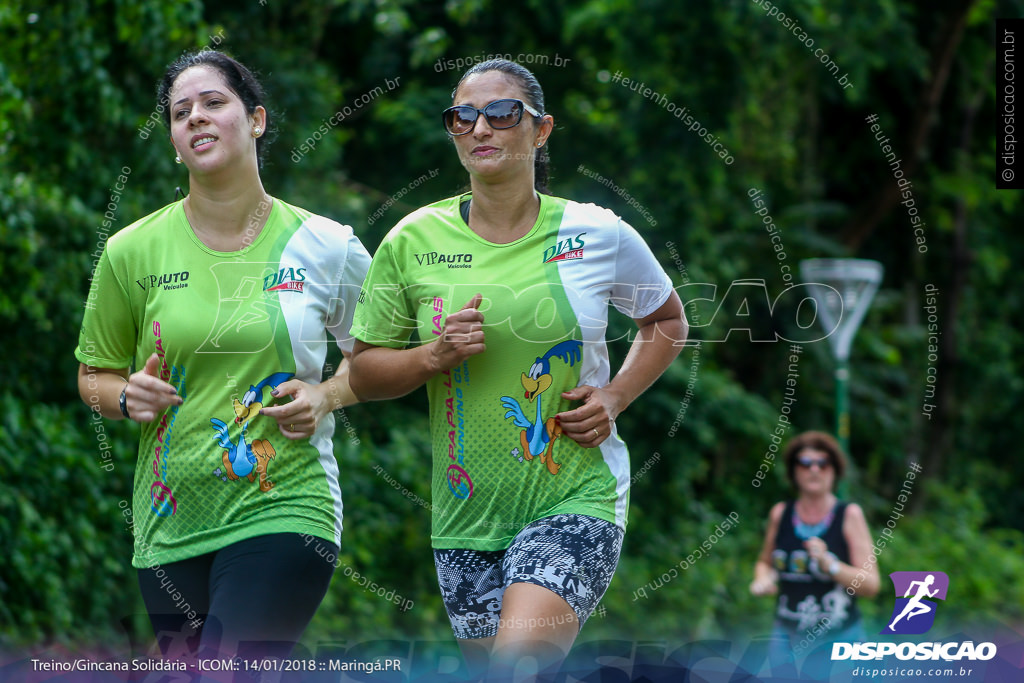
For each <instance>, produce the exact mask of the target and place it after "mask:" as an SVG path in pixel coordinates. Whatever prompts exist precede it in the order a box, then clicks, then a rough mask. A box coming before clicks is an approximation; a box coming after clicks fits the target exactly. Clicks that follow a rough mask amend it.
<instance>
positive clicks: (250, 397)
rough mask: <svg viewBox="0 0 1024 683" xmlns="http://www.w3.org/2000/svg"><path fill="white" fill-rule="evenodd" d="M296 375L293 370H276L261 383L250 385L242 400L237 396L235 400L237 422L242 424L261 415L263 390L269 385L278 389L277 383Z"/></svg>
mask: <svg viewBox="0 0 1024 683" xmlns="http://www.w3.org/2000/svg"><path fill="white" fill-rule="evenodd" d="M294 376H295V373H293V372H275V373H274V374H273V375H271V376H270V377H267V378H266V379H264V380H262V381H261V382H260V383H259V384H251V385H249V391H247V392H245V395H244V396H242V400H241V401H239V400H238V399H237V398H236V399H235V401H234V404H233V406H234V409H235V424H241V423H243V422H245V421H246V420H248V419H249V418H251V417H254V416H256V415H259V412H260V409H261V408H262V407H263V406H264V403H263V390H264V389H266V388H267V387H269V388H270V389H271V390H273V389H276V388H277V385H279V384H281V383H282V382H287V381H288V380H290V379H291V378H292V377H294Z"/></svg>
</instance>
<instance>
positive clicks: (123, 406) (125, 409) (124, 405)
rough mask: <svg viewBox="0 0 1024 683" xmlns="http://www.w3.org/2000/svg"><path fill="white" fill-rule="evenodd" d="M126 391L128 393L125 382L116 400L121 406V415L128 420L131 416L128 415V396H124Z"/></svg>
mask: <svg viewBox="0 0 1024 683" xmlns="http://www.w3.org/2000/svg"><path fill="white" fill-rule="evenodd" d="M126 391H128V383H127V382H125V385H124V389H122V390H121V398H120V399H118V403H119V404H120V405H121V414H122V415H124V416H125V417H126V418H128V419H129V420H130V419H131V417H132V416H131V415H129V414H128V396H126V395H125V392H126Z"/></svg>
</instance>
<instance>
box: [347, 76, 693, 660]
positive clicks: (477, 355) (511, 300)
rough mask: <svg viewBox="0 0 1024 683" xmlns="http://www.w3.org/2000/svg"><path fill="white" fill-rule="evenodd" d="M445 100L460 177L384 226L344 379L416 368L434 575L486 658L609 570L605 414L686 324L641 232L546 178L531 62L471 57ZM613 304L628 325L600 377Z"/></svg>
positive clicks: (541, 633)
mask: <svg viewBox="0 0 1024 683" xmlns="http://www.w3.org/2000/svg"><path fill="white" fill-rule="evenodd" d="M453 100H454V103H453V105H454V106H452V107H450V108H449V109H447V110H445V111H444V112H443V117H442V118H443V122H444V125H445V129H446V130H447V132H448V134H449V135H450V136H451V140H452V142H453V143H454V147H455V151H456V153H457V154H458V156H459V160H460V161H461V162H462V165H463V166H464V167H465V169H466V171H467V172H468V173H469V179H470V186H471V191H470V192H467V193H466V194H463V195H460V196H457V197H452V198H449V199H445V200H442V201H440V202H437V203H435V204H431V205H429V206H426V207H424V208H422V209H419V210H418V211H416V212H414V213H412V214H410V215H409V216H407V217H406V218H404V219H403V220H402V221H401V222H400V223H399V224H398V225H397V226H396V227H395V228H394V229H393V230H392V231H391V232H390V233H389V234H388V236H387V237H386V238H385V239H384V241H383V242H382V244H381V246H380V248H379V249H378V251H377V253H376V255H375V257H374V260H373V263H372V264H371V266H370V272H369V273H368V276H367V280H366V283H365V284H364V292H363V295H361V297H360V303H359V305H358V306H357V309H356V318H355V322H354V324H353V328H352V333H353V336H355V337H356V340H357V341H356V346H355V349H354V351H353V361H352V376H351V380H352V388H353V390H354V391H355V393H356V395H357V396H359V397H360V398H361V399H363V400H379V399H386V398H391V397H396V396H401V395H403V394H406V393H408V392H410V391H412V390H414V389H416V388H417V387H419V386H420V385H422V384H424V383H426V385H427V389H428V394H429V397H430V410H431V431H432V438H433V485H432V493H433V528H432V545H433V547H434V560H435V564H436V568H437V574H438V581H439V583H440V587H441V593H442V596H443V599H444V602H445V607H446V609H447V611H448V616H449V619H450V621H451V624H452V628H453V630H454V632H455V636H456V638H457V639H458V641H459V644H460V646H461V647H462V650H463V652H464V654H465V656H466V658H467V661H468V663H469V665H470V668H471V670H474V671H476V672H479V671H480V670H481V669H483V668H484V667H486V666H488V665H489V666H490V667H491V669H490V671H491V673H492V674H494V675H499V676H500V675H502V674H501V671H502V670H503V668H504V667H508V666H511V665H513V664H514V663H515V662H516V661H517V660H518V659H519V658H520V657H521V656H523V655H526V654H529V655H532V656H533V657H536V658H537V659H538V661H539V662H540V664H541V667H542V668H543V666H556V665H557V664H558V663H559V662H560V661H561V660H562V658H563V657H564V656H565V653H567V652H568V650H569V648H570V646H571V645H572V643H573V641H574V639H575V638H576V636H577V634H578V632H579V629H580V628H581V626H582V625H583V623H584V622H585V621H586V619H587V617H588V616H589V615H590V614H591V612H592V611H593V609H594V608H595V606H596V605H597V602H598V601H599V600H600V598H601V596H602V595H603V594H604V592H605V589H606V588H607V587H608V584H609V582H610V581H611V577H612V573H613V572H614V570H615V566H616V564H617V562H618V556H619V551H620V548H621V544H622V538H623V532H624V529H625V521H626V508H627V501H628V489H629V462H628V455H627V451H626V447H625V444H624V443H623V442H622V440H621V439H619V436H618V434H617V433H616V431H615V418H616V417H617V416H618V415H619V414H620V413H621V412H622V411H623V410H624V409H625V408H626V407H627V406H628V405H629V404H630V403H631V402H632V401H633V400H634V399H635V398H636V397H637V396H639V395H640V393H641V392H643V391H644V390H645V389H646V388H647V387H648V386H649V385H650V384H651V383H652V382H654V381H655V380H656V379H657V378H658V377H659V376H660V375H661V373H662V372H663V371H664V370H665V368H666V367H668V365H669V364H670V363H671V362H672V360H673V359H674V358H675V357H676V355H677V354H678V352H679V348H680V346H681V342H682V340H684V339H685V336H686V329H687V326H686V322H685V319H684V317H683V312H682V306H681V304H680V301H679V298H678V296H677V295H676V293H675V292H674V291H673V290H672V286H671V283H670V281H669V279H668V277H667V275H666V274H665V272H664V270H663V269H662V268H661V266H660V265H659V264H658V263H657V261H656V260H655V258H654V256H653V255H652V254H651V251H650V249H649V248H648V247H647V245H646V244H645V243H644V241H643V240H642V238H641V237H640V236H639V235H638V234H637V232H636V231H635V230H633V229H632V228H631V227H630V226H628V225H627V224H626V223H624V222H623V221H622V220H621V219H620V218H619V217H618V216H616V215H615V214H613V213H612V212H610V211H608V210H606V209H602V208H599V207H596V206H593V205H589V204H586V205H585V204H578V203H576V202H572V201H569V200H566V199H560V198H557V197H552V196H550V195H548V194H547V193H546V192H547V189H546V187H545V182H546V176H547V171H546V165H545V164H546V158H545V157H546V155H545V153H544V148H545V145H546V143H547V141H548V139H549V137H550V136H551V134H552V130H553V129H554V119H553V118H552V116H551V115H549V114H546V113H545V112H544V99H543V93H542V91H541V88H540V85H539V84H538V83H537V80H536V78H534V76H533V74H531V73H530V72H529V71H528V70H527V69H525V68H523V67H522V66H520V65H518V64H515V63H513V62H509V61H504V60H492V61H488V62H484V63H481V64H478V65H476V66H474V67H473V68H471V69H469V70H468V71H467V72H466V73H465V74H464V75H463V77H462V79H461V80H460V81H459V84H458V86H457V87H456V89H455V91H454V93H453ZM609 302H611V303H612V304H614V305H615V307H616V308H617V309H618V310H619V311H621V312H622V313H624V314H626V315H628V316H630V317H631V318H633V319H634V320H635V321H636V324H637V325H638V327H639V330H638V332H637V333H636V338H635V341H634V342H633V344H632V346H631V348H630V351H629V354H628V356H627V357H626V359H625V361H624V363H623V365H622V367H621V368H620V369H619V371H618V372H617V373H616V374H615V376H614V378H612V379H611V380H610V381H609V377H610V368H609V363H608V354H607V350H606V347H605V339H604V332H605V329H606V326H607V315H608V303H609ZM413 332H416V333H417V335H418V338H419V341H420V343H419V344H418V345H415V346H409V341H410V337H411V335H412V333H413Z"/></svg>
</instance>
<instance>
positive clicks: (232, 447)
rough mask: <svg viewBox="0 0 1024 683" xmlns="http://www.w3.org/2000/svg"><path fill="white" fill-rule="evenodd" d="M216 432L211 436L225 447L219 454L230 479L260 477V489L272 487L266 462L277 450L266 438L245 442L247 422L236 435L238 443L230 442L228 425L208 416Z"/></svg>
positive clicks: (272, 483) (250, 479) (266, 489)
mask: <svg viewBox="0 0 1024 683" xmlns="http://www.w3.org/2000/svg"><path fill="white" fill-rule="evenodd" d="M210 422H211V423H212V424H213V428H214V430H215V431H216V432H217V434H216V435H215V436H214V437H213V438H214V439H215V440H216V441H217V443H218V444H219V445H220V447H221V448H224V449H226V450H225V451H224V454H223V455H222V456H221V460H222V461H223V462H224V469H225V471H226V472H227V477H228V479H230V480H231V481H236V480H237V479H238V478H239V477H246V478H248V479H249V481H256V477H257V476H259V479H260V491H263V492H264V493H266V492H267V491H269V490H270V489H272V488H274V482H272V481H270V479H268V478H267V463H268V461H270V460H272V459H273V458H274V456H275V455H277V451H275V450H274V447H273V446H272V445H271V444H270V442H269V441H267V440H266V439H256V440H255V441H253V442H252V444H251V445H250V444H247V443H246V442H245V430H246V429H248V428H249V423H248V422H246V423H245V424H244V425H242V433H241V434H239V435H238V443H232V442H231V437H230V436H229V435H228V426H227V424H226V423H225V422H222V421H221V420H218V419H217V418H215V417H213V418H210Z"/></svg>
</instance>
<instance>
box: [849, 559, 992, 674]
mask: <svg viewBox="0 0 1024 683" xmlns="http://www.w3.org/2000/svg"><path fill="white" fill-rule="evenodd" d="M889 578H890V579H892V585H893V589H894V590H895V592H896V601H895V605H893V608H892V614H891V615H890V616H889V622H888V625H887V626H886V627H885V628H884V629H882V630H881V631H879V633H880V634H882V635H920V634H922V633H927V632H928V631H929V630H931V628H932V625H933V624H934V623H935V613H936V612H937V611H938V607H939V603H938V602H936V600H945V599H946V593H947V591H948V590H949V576H947V575H946V573H945V572H939V571H930V572H893V573H892V574H889ZM891 655H895V656H896V658H897V659H901V660H908V659H915V660H929V659H930V660H938V659H942V660H943V661H947V662H949V661H955V660H961V659H966V660H970V661H977V660H989V659H992V658H993V657H995V656H996V646H995V644H994V643H979V644H978V645H975V644H974V642H973V641H970V640H968V641H964V642H962V643H960V642H949V643H939V642H924V643H913V642H902V643H878V642H869V643H833V644H832V661H836V660H844V659H854V660H866V659H876V660H877V659H883V658H885V657H888V656H891Z"/></svg>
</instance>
